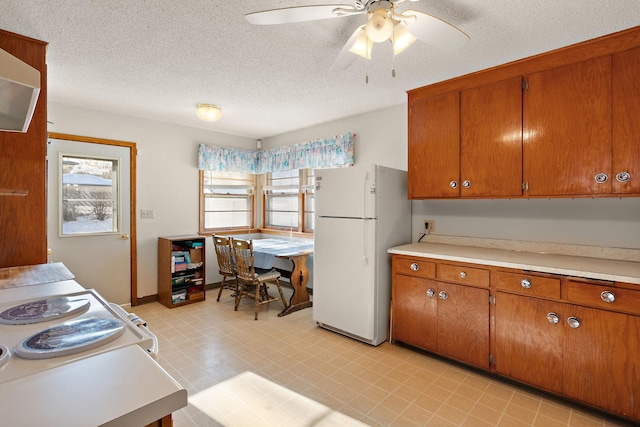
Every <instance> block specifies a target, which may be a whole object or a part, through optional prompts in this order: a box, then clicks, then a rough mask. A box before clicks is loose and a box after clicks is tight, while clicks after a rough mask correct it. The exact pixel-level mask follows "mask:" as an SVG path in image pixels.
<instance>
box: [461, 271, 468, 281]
mask: <svg viewBox="0 0 640 427" xmlns="http://www.w3.org/2000/svg"><path fill="white" fill-rule="evenodd" d="M465 277H467V273H465V272H464V271H461V272H460V278H461V279H464V278H465Z"/></svg>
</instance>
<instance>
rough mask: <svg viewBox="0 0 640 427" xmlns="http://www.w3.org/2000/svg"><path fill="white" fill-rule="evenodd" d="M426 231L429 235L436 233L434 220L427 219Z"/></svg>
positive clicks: (425, 223) (425, 221) (425, 222)
mask: <svg viewBox="0 0 640 427" xmlns="http://www.w3.org/2000/svg"><path fill="white" fill-rule="evenodd" d="M424 230H425V231H426V232H427V233H431V232H434V231H436V221H435V220H433V219H425V220H424Z"/></svg>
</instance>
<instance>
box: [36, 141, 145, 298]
mask: <svg viewBox="0 0 640 427" xmlns="http://www.w3.org/2000/svg"><path fill="white" fill-rule="evenodd" d="M49 138H50V139H62V140H65V141H77V142H86V143H89V144H103V145H113V146H118V147H126V148H129V161H130V170H129V185H130V189H129V190H130V192H129V194H130V195H131V196H130V197H131V200H130V212H129V215H130V221H131V233H130V239H129V242H130V245H131V249H130V251H131V260H130V261H131V278H130V281H131V289H130V292H131V296H130V298H131V306H135V305H138V244H137V241H138V238H137V232H136V170H137V169H136V155H137V148H136V143H135V142H127V141H117V140H113V139H103V138H93V137H89V136H78V135H69V134H66V133H56V132H49ZM48 204H49V203H48V202H47V205H48Z"/></svg>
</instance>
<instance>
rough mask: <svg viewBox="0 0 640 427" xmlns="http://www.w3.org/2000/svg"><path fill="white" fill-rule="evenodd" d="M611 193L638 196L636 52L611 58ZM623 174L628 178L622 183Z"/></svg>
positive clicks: (639, 82) (639, 67) (639, 58)
mask: <svg viewBox="0 0 640 427" xmlns="http://www.w3.org/2000/svg"><path fill="white" fill-rule="evenodd" d="M611 66H612V73H613V78H612V85H613V86H612V87H613V100H612V102H613V114H612V118H613V150H612V151H613V169H612V170H611V187H612V191H613V192H614V193H619V194H632V193H633V194H638V193H640V120H638V117H640V48H636V49H632V50H628V51H626V52H622V53H618V54H616V55H613V58H612V65H611ZM624 173H627V174H628V176H629V178H628V179H626V180H625V178H626V175H624Z"/></svg>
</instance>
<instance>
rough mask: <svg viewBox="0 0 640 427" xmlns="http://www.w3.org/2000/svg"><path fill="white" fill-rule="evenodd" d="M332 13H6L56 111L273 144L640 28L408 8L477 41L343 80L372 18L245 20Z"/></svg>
mask: <svg viewBox="0 0 640 427" xmlns="http://www.w3.org/2000/svg"><path fill="white" fill-rule="evenodd" d="M324 3H327V2H322V1H318V0H308V1H301V0H255V1H228V2H223V1H218V0H190V1H175V0H107V1H104V0H100V1H99V0H28V1H25V0H2V5H1V6H0V28H2V29H4V30H8V31H12V32H15V33H19V34H23V35H25V36H29V37H32V38H36V39H39V40H44V41H46V42H48V43H49V46H48V51H47V63H48V76H49V81H48V85H49V86H48V93H49V100H50V101H52V102H57V103H62V104H69V105H76V106H80V107H86V108H91V109H96V110H103V111H111V112H116V113H120V114H126V115H130V116H134V117H141V118H146V119H152V120H157V121H162V122H169V123H175V124H179V125H184V126H191V127H199V128H204V129H210V130H215V131H218V132H223V133H230V134H235V135H241V136H247V137H252V138H265V137H269V136H273V135H278V134H281V133H284V132H288V131H292V130H295V129H300V128H304V127H308V126H312V125H315V124H319V123H323V122H327V121H331V120H335V119H339V118H343V117H347V116H351V115H355V114H359V113H364V112H367V111H372V110H376V109H380V108H383V107H388V106H393V105H398V104H402V103H404V102H406V91H407V90H410V89H414V88H416V87H420V86H425V85H428V84H431V83H434V82H438V81H442V80H446V79H448V78H451V77H455V76H459V75H462V74H467V73H470V72H473V71H477V70H481V69H484V68H488V67H491V66H494V65H498V64H503V63H505V62H510V61H513V60H516V59H520V58H524V57H527V56H531V55H534V54H537V53H541V52H545V51H549V50H552V49H555V48H559V47H562V46H566V45H570V44H573V43H577V42H580V41H583V40H587V39H591V38H594V37H598V36H601V35H605V34H609V33H613V32H616V31H619V30H623V29H626V28H631V27H635V26H638V25H640V1H639V0H615V1H607V0H582V1H576V0H537V1H535V2H531V1H523V0H520V1H517V0H515V1H514V0H422V1H418V2H415V3H408V2H407V3H405V4H403V5H401V6H399V7H398V9H399V10H404V9H407V8H412V9H416V10H420V11H422V12H425V13H429V14H431V15H434V16H436V17H439V18H440V19H443V20H445V21H448V22H450V23H452V24H454V25H455V26H457V27H458V28H460V29H462V30H463V31H464V32H465V33H467V34H468V35H469V36H470V37H471V41H470V42H469V43H468V44H467V45H466V46H464V47H463V48H462V49H460V50H458V51H456V52H446V51H440V50H437V49H435V48H432V47H431V46H429V45H427V44H425V43H421V42H419V41H417V42H416V43H414V45H413V46H411V47H410V48H409V49H408V50H407V51H405V52H404V53H403V54H402V55H399V56H398V57H396V58H395V59H393V58H392V55H391V46H390V45H389V44H388V43H384V44H380V45H375V47H374V51H373V55H374V59H373V60H372V61H367V60H365V59H363V58H359V57H358V58H357V59H356V60H355V61H354V62H353V64H352V65H351V67H349V68H348V69H347V70H345V71H339V72H331V71H330V70H329V69H330V67H331V64H332V63H333V60H334V59H335V57H336V55H337V54H338V52H339V51H340V49H341V48H342V45H343V44H344V43H345V42H346V40H347V39H348V38H349V36H350V35H351V33H352V32H353V31H354V30H355V28H356V27H357V26H358V25H362V24H364V17H363V16H362V15H358V16H351V17H343V18H337V19H328V20H322V21H312V22H302V23H295V24H283V25H276V26H253V25H251V24H249V23H248V22H247V21H246V20H245V18H244V14H245V13H248V12H254V11H259V10H265V9H272V8H280V7H287V6H296V5H308V4H324ZM331 3H336V4H337V3H343V4H352V2H351V1H350V0H343V1H340V0H333V1H331ZM392 67H394V68H395V69H396V73H397V75H396V77H395V78H392V77H391V68H392ZM367 73H368V75H369V83H368V84H365V75H366V74H367ZM202 102H204V103H214V104H218V105H220V106H221V107H222V109H223V117H222V119H221V120H220V121H219V122H216V123H205V122H202V121H200V120H198V119H197V118H196V115H195V106H196V104H198V103H202Z"/></svg>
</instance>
